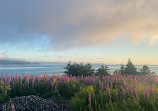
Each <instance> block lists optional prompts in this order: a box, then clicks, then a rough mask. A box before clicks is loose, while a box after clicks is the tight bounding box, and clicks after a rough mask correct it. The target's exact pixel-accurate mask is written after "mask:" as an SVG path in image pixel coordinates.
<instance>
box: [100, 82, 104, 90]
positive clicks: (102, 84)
mask: <svg viewBox="0 0 158 111" xmlns="http://www.w3.org/2000/svg"><path fill="white" fill-rule="evenodd" d="M100 87H101V89H102V90H104V83H103V82H102V83H101V86H100Z"/></svg>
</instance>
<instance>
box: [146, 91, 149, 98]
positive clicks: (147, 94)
mask: <svg viewBox="0 0 158 111" xmlns="http://www.w3.org/2000/svg"><path fill="white" fill-rule="evenodd" d="M146 96H147V99H149V96H150V94H149V92H148V91H147V92H146Z"/></svg>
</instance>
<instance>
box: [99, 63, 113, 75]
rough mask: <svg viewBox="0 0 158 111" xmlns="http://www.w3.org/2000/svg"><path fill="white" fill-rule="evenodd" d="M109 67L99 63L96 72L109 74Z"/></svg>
mask: <svg viewBox="0 0 158 111" xmlns="http://www.w3.org/2000/svg"><path fill="white" fill-rule="evenodd" d="M109 70H110V69H109V68H108V66H107V65H106V66H104V65H101V67H100V68H99V69H98V70H97V72H96V74H97V75H110V71H109Z"/></svg>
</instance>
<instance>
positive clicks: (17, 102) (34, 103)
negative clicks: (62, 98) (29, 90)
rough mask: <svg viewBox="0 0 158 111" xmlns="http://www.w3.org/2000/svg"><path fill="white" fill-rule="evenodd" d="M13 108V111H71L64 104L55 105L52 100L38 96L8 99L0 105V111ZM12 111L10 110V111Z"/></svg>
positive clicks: (7, 110)
mask: <svg viewBox="0 0 158 111" xmlns="http://www.w3.org/2000/svg"><path fill="white" fill-rule="evenodd" d="M12 104H14V105H13V107H14V106H15V111H71V109H70V108H69V107H68V106H67V105H65V104H57V103H55V102H53V101H52V100H48V99H43V98H41V97H38V96H22V97H15V98H13V99H10V101H8V102H6V103H3V104H1V105H0V111H9V109H10V110H11V109H12ZM11 111H12V110H11Z"/></svg>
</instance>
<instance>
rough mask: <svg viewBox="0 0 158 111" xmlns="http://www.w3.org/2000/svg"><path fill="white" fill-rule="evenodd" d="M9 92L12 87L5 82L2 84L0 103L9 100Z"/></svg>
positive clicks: (0, 84) (0, 85)
mask: <svg viewBox="0 0 158 111" xmlns="http://www.w3.org/2000/svg"><path fill="white" fill-rule="evenodd" d="M8 91H10V87H9V86H7V84H6V83H5V82H3V81H1V82H0V103H1V102H4V101H5V100H7V99H9V96H8Z"/></svg>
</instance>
